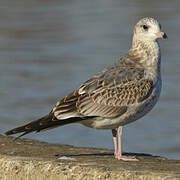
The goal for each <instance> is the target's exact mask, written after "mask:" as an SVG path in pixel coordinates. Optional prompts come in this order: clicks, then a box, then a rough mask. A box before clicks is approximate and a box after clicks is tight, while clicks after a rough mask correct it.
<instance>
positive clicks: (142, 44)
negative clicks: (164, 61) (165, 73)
mask: <svg viewBox="0 0 180 180" xmlns="http://www.w3.org/2000/svg"><path fill="white" fill-rule="evenodd" d="M128 56H130V57H131V58H130V59H131V60H133V61H135V62H136V63H137V64H140V65H141V66H143V67H144V68H145V69H147V70H148V71H149V72H152V73H153V74H156V73H160V65H161V53H160V47H159V44H158V42H157V41H156V40H155V41H147V40H146V41H143V40H137V39H135V38H133V43H132V48H131V49H130V50H129V52H128Z"/></svg>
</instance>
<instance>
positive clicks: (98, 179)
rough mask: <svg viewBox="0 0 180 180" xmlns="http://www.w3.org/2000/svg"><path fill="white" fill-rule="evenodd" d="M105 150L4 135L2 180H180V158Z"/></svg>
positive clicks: (1, 140) (0, 161) (0, 151)
mask: <svg viewBox="0 0 180 180" xmlns="http://www.w3.org/2000/svg"><path fill="white" fill-rule="evenodd" d="M112 153H113V152H112V151H110V150H104V149H93V148H79V147H73V146H68V145H56V144H48V143H44V142H39V141H34V140H29V139H19V140H16V141H13V138H11V137H5V136H0V167H1V168H0V179H7V180H9V179H13V180H16V179H17V180H44V179H52V180H56V179H58V180H73V179H77V180H91V179H93V180H104V179H107V180H116V179H118V180H119V179H120V180H121V179H129V180H134V179H135V180H136V179H140V180H149V179H153V180H154V179H155V180H174V179H176V180H180V161H178V160H167V159H165V158H161V157H156V156H151V155H148V154H135V155H136V156H137V158H138V159H140V161H139V162H123V161H118V160H116V159H114V158H113V154H112Z"/></svg>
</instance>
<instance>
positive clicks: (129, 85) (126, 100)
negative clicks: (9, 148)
mask: <svg viewBox="0 0 180 180" xmlns="http://www.w3.org/2000/svg"><path fill="white" fill-rule="evenodd" d="M144 73H145V72H144V69H143V68H137V67H134V66H127V65H126V66H122V65H121V66H118V65H114V66H111V67H109V68H107V69H104V70H103V71H101V72H100V73H98V74H96V75H95V76H93V77H92V78H91V79H89V80H88V81H86V82H85V83H84V84H83V85H82V86H81V87H80V88H79V89H78V90H76V91H74V92H72V93H70V94H68V95H67V96H66V97H65V98H63V99H61V100H60V101H58V102H57V104H56V106H55V107H54V108H53V110H52V111H51V112H50V113H49V114H48V115H46V116H44V117H42V118H40V119H37V120H35V121H32V122H30V123H28V124H25V125H23V126H20V127H17V128H14V129H12V130H10V131H7V132H6V133H5V134H6V135H11V134H16V133H23V134H22V135H20V136H19V137H21V136H24V135H25V134H28V133H31V132H33V131H36V132H40V131H43V130H47V129H49V128H55V127H57V126H63V125H66V124H69V123H75V122H79V121H82V120H85V119H91V118H94V117H97V116H99V117H106V118H108V117H109V118H111V117H117V116H121V115H122V114H124V113H125V112H126V111H127V108H128V106H130V105H133V104H135V103H140V102H142V101H143V100H145V99H146V98H148V97H149V96H150V94H151V93H152V90H153V87H154V83H153V81H152V80H150V79H145V78H144Z"/></svg>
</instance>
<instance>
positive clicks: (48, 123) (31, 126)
mask: <svg viewBox="0 0 180 180" xmlns="http://www.w3.org/2000/svg"><path fill="white" fill-rule="evenodd" d="M52 119H53V114H51V113H50V114H48V115H46V116H44V117H42V118H40V119H38V120H35V121H32V122H30V123H28V124H25V125H23V126H20V127H17V128H14V129H12V130H9V131H7V132H5V134H6V135H12V134H17V133H22V134H21V135H20V136H18V137H21V136H24V135H26V134H28V133H31V132H33V131H35V132H40V131H43V130H46V129H51V128H55V127H57V126H63V125H66V124H70V123H75V122H78V121H82V120H83V119H82V118H80V117H73V118H69V119H65V120H56V121H55V120H52Z"/></svg>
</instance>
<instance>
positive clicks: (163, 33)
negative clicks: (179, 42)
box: [156, 31, 168, 39]
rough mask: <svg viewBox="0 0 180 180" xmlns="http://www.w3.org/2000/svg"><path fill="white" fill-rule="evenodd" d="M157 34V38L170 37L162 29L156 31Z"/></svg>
mask: <svg viewBox="0 0 180 180" xmlns="http://www.w3.org/2000/svg"><path fill="white" fill-rule="evenodd" d="M156 36H157V38H163V39H167V38H168V37H167V35H166V33H165V32H162V31H160V32H158V33H156Z"/></svg>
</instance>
